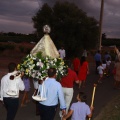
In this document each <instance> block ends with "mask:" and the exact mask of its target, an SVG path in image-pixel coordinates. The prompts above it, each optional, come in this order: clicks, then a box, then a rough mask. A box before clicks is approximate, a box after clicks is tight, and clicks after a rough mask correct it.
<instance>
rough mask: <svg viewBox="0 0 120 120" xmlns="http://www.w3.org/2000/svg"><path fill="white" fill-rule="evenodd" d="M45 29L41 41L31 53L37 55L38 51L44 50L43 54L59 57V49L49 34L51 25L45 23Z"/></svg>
mask: <svg viewBox="0 0 120 120" xmlns="http://www.w3.org/2000/svg"><path fill="white" fill-rule="evenodd" d="M43 31H44V33H45V35H44V36H43V37H42V38H41V39H40V41H39V42H38V43H37V44H36V45H35V47H34V48H33V49H32V50H31V52H30V54H32V55H36V54H37V53H38V52H42V56H49V57H51V58H58V57H59V53H58V50H57V48H56V46H55V45H54V43H53V41H52V39H51V38H50V36H49V34H48V33H50V31H51V29H50V27H49V26H48V25H45V26H44V27H43Z"/></svg>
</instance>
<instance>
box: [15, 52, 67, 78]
mask: <svg viewBox="0 0 120 120" xmlns="http://www.w3.org/2000/svg"><path fill="white" fill-rule="evenodd" d="M51 67H52V68H56V72H57V73H56V74H57V80H60V79H61V77H62V76H65V75H66V74H67V68H68V66H66V65H65V63H64V61H63V60H62V59H61V58H51V57H49V56H46V57H43V56H42V53H41V52H39V53H37V54H36V56H33V55H31V54H29V55H27V56H26V57H25V58H24V59H23V61H22V62H21V63H20V64H18V66H17V69H18V70H19V71H22V72H24V74H25V75H27V76H29V77H32V78H35V79H38V80H44V79H45V78H46V77H47V70H48V69H49V68H51Z"/></svg>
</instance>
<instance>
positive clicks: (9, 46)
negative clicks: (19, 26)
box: [0, 44, 15, 51]
mask: <svg viewBox="0 0 120 120" xmlns="http://www.w3.org/2000/svg"><path fill="white" fill-rule="evenodd" d="M5 49H9V50H14V49H15V46H14V45H13V44H4V45H3V44H0V51H4V50H5Z"/></svg>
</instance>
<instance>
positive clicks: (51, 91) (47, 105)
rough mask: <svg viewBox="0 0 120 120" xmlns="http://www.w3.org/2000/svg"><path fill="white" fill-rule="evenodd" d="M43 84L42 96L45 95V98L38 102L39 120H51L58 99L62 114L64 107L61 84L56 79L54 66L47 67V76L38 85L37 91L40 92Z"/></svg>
mask: <svg viewBox="0 0 120 120" xmlns="http://www.w3.org/2000/svg"><path fill="white" fill-rule="evenodd" d="M43 85H44V88H45V92H44V95H43V96H45V97H46V100H44V101H41V102H39V110H40V120H53V119H54V116H55V113H56V109H57V105H58V99H59V102H60V109H61V110H62V113H63V114H65V109H66V104H65V100H64V95H63V91H62V86H61V84H60V83H59V82H57V81H56V69H55V68H49V69H48V78H46V79H45V81H44V82H43V83H42V84H41V85H40V86H39V91H40V92H41V94H42V90H43Z"/></svg>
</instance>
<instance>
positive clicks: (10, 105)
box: [3, 97, 19, 120]
mask: <svg viewBox="0 0 120 120" xmlns="http://www.w3.org/2000/svg"><path fill="white" fill-rule="evenodd" d="M3 102H4V105H5V107H6V110H7V118H6V120H14V118H15V115H16V113H17V110H18V106H19V99H18V98H9V97H8V98H7V97H6V98H5V97H4V98H3Z"/></svg>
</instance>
